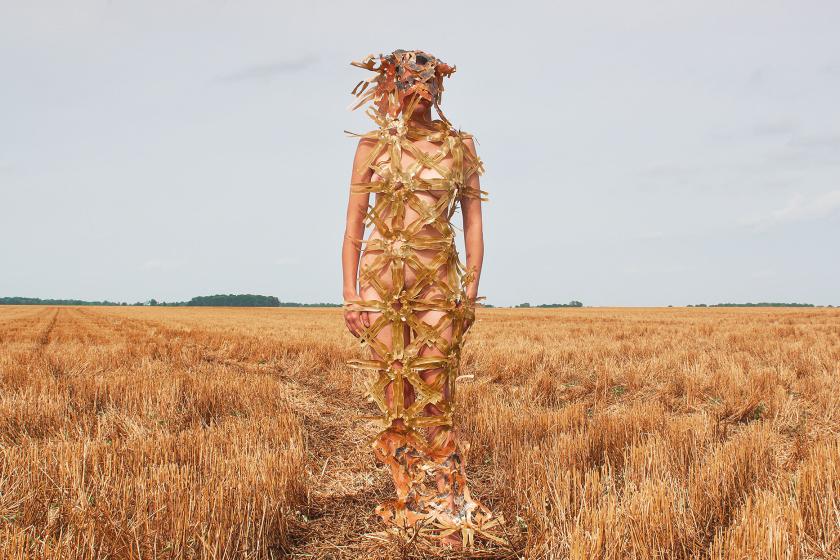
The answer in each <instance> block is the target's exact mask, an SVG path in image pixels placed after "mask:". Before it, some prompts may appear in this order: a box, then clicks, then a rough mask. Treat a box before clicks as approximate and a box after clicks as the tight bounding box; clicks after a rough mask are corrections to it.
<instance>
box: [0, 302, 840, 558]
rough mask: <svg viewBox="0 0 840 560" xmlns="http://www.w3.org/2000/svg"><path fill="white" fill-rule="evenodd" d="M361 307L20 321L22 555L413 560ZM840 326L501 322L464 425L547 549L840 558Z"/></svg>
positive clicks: (507, 499) (573, 314) (580, 312)
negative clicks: (401, 534) (361, 376)
mask: <svg viewBox="0 0 840 560" xmlns="http://www.w3.org/2000/svg"><path fill="white" fill-rule="evenodd" d="M355 353H356V348H355V346H354V345H353V341H352V340H351V338H350V337H349V334H347V333H346V332H345V329H344V327H343V323H342V320H341V315H340V311H339V310H336V309H221V308H209V309H190V308H153V307H146V308H119V307H114V308H107V307H97V308H91V307H81V308H77V307H60V308H56V307H0V556H2V557H3V558H272V557H274V558H281V557H290V558H364V557H380V558H394V557H399V555H400V554H401V555H403V556H406V557H422V556H423V553H422V552H421V551H412V550H411V549H408V550H403V551H401V552H400V551H397V549H396V548H395V546H394V545H387V544H381V545H380V544H376V543H372V542H370V541H369V540H368V539H363V538H360V536H359V535H360V534H361V533H363V532H367V531H374V530H377V529H378V526H377V523H376V519H375V516H373V515H372V508H373V506H374V505H375V504H376V503H377V502H378V501H379V499H380V498H381V497H382V496H383V495H384V494H389V493H390V492H391V491H392V490H391V488H390V487H389V482H388V478H387V476H386V475H385V473H384V471H383V469H382V468H378V467H377V466H376V465H374V464H373V461H372V457H371V454H370V453H369V451H368V450H367V449H366V448H365V447H364V446H363V445H362V443H363V441H364V438H365V437H366V436H367V435H370V434H371V433H373V432H374V431H375V426H373V425H372V424H370V423H365V422H359V421H355V420H354V419H353V418H354V416H356V415H359V414H369V413H371V412H373V409H372V408H371V407H372V405H371V404H370V403H368V402H366V401H364V399H363V398H362V389H361V387H360V386H359V383H358V381H359V380H358V379H354V378H353V374H352V373H351V372H350V371H349V370H347V369H346V368H345V367H344V366H343V363H344V360H346V359H347V358H349V357H350V356H352V355H354V354H355ZM838 364H840V311H837V310H832V309H680V308H674V309H574V310H572V309H550V310H536V309H532V310H506V309H486V310H480V311H479V320H478V322H477V323H476V325H475V326H474V328H473V330H472V332H471V333H470V335H469V337H468V340H467V343H466V346H465V363H464V367H463V372H462V373H463V374H472V375H474V377H473V378H471V379H470V378H466V379H465V380H464V381H462V382H459V385H458V388H457V399H458V402H459V418H458V421H459V425H460V426H461V430H462V433H463V435H464V437H466V438H467V439H468V440H469V441H470V442H471V444H472V450H471V453H470V456H469V458H468V466H469V468H468V472H469V475H470V477H471V480H472V485H473V492H474V493H476V494H477V495H478V497H479V498H481V499H482V501H484V502H485V503H488V505H490V506H491V507H492V509H494V510H497V511H502V512H504V514H505V517H506V518H507V519H509V520H510V521H509V523H508V531H509V537H510V539H511V541H512V543H513V545H514V549H515V551H514V553H509V552H505V551H501V550H495V551H494V550H492V549H488V550H487V551H485V553H484V556H488V557H500V558H501V557H516V556H517V555H518V556H520V557H522V556H524V557H528V558H576V559H584V558H587V559H588V558H605V559H607V558H609V559H612V558H615V559H619V558H713V559H731V560H734V559H738V558H803V559H804V558H835V557H837V551H838V550H840V502H838V496H840V413H839V412H838V410H840V406H838V405H840V396H838V395H840V365H838Z"/></svg>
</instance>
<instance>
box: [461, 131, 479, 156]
mask: <svg viewBox="0 0 840 560" xmlns="http://www.w3.org/2000/svg"><path fill="white" fill-rule="evenodd" d="M458 137H459V138H460V139H461V142H462V143H463V144H464V146H466V148H467V150H469V151H470V152H471V153H472V154H473V155H475V154H476V152H475V139H474V136H473V135H472V134H471V133H469V132H467V131H465V130H459V131H458Z"/></svg>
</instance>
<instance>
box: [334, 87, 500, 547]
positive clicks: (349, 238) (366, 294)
mask: <svg viewBox="0 0 840 560" xmlns="http://www.w3.org/2000/svg"><path fill="white" fill-rule="evenodd" d="M409 120H410V121H414V122H417V123H430V122H431V121H432V105H431V103H430V102H428V101H426V100H425V99H421V100H420V102H419V103H418V104H417V106H416V107H415V110H414V111H413V112H412V114H411V115H410V117H409ZM421 144H425V145H421ZM464 144H465V145H466V146H467V149H468V150H470V151H471V152H472V153H473V154H475V145H474V143H473V140H472V138H467V139H465V140H464ZM374 145H375V141H373V140H368V139H364V138H363V139H361V140H360V141H359V144H358V146H357V149H356V155H355V158H354V161H353V171H352V174H351V179H350V182H351V184H352V183H361V182H367V181H370V180H371V179H372V177H374V174H375V172H374V171H373V170H372V169H370V168H368V169H366V170H363V171H362V172H357V171H356V169H357V167H358V166H359V165H360V164H361V163H362V162H363V161H364V160H365V159H366V158H367V157H368V155H369V154H370V151H371V149H372V148H373V147H374ZM417 145H418V146H419V147H420V148H421V149H423V148H425V149H434V146H435V144H432V143H431V142H426V141H420V142H418V143H417ZM384 156H385V155H383V156H380V158H378V159H377V161H380V160H381V159H382V158H383V157H384ZM403 157H404V163H405V162H406V161H413V160H412V159H411V156H410V155H406V152H404V155H403ZM447 161H451V159H449V158H447V159H444V160H443V163H445V162H447ZM427 172H429V173H431V174H430V175H429V177H430V178H431V177H436V176H439V175H437V174H436V172H433V171H431V170H424V171H423V173H422V174H421V176H425V175H424V174H425V173H427ZM467 185H468V186H471V187H473V188H475V189H479V188H480V183H479V175H478V174H477V173H474V174H472V175H471V176H470V177H469V178H468V179H467ZM428 196H429V199H428V201H431V200H433V197H432V195H428ZM369 197H370V194H369V193H361V194H356V193H352V192H351V193H350V198H349V201H348V204H347V223H346V227H345V235H344V243H343V246H342V269H343V276H344V290H343V295H344V299H345V301H346V300H354V299H358V298H359V297H360V296H361V298H362V299H378V294H377V293H376V291H375V290H374V289H373V288H372V287H366V288H365V289H364V290H362V291H361V293H360V291H359V288H358V271H359V265H360V264H361V265H365V262H366V258H368V257H370V258H373V257H374V256H375V255H374V253H373V252H371V253H367V254H362V252H361V250H360V249H361V248H360V246H359V245H358V244H357V243H355V242H354V241H353V238H355V239H359V238H361V237H362V235H363V234H364V218H365V214H366V212H367V208H368V203H369ZM460 206H461V215H462V219H463V231H464V247H465V249H466V259H465V265H466V267H467V269H468V270H469V269H470V268H474V270H475V281H474V282H473V283H472V284H470V285H469V286H468V287H467V290H466V291H467V297H468V298H470V299H471V300H474V299H475V298H476V296H477V294H478V286H479V280H480V277H481V267H482V263H483V260H484V234H483V229H482V216H481V200H480V199H478V198H472V197H463V198H461V199H460ZM429 228H430V229H429V230H428V231H423V234H424V235H426V234H432V235H434V234H435V230H434V229H433V228H431V226H429ZM378 235H379V233H378V232H377V231H376V229H375V228H374V230H373V231H371V233H370V238H375V237H377V236H378ZM423 253H424V251H416V253H415V254H417V255H418V257H419V258H421V260H427V259H428V260H430V259H431V258H432V257H433V256H434V252H433V251H428V252H427V253H428V254H426V255H423ZM440 272H441V277H444V275H445V273H446V271H445V270H441V271H440ZM414 280H415V278H414V274H413V272H412V271H411V270H409V269H408V268H407V267H406V278H405V281H406V285H407V286H410V285H411V283H412V282H413V281H414ZM380 281H381V282H382V283H383V284H385V285H386V286H390V285H391V284H390V273H388V272H387V271H386V273H385V274H383V275H382V276H381V277H380ZM425 295H431V293H430V292H425ZM378 315H379V313H378V312H368V311H352V310H345V312H344V320H345V323H346V325H347V328H348V329H349V330H350V332H351V333H352V334H353V335H354V336H356V337H359V336H360V335H361V332H362V331H363V329H364V327H369V326H370V325H371V324H372V323H373V322H374V321H375V320H376V318H377V317H378ZM443 315H444V313H443V312H441V311H436V310H429V311H422V312H418V313H417V317H418V318H419V319H420V320H421V321H423V322H426V323H429V324H432V325H434V324H436V323H437V322H438V320H440V319H441V317H442V316H443ZM471 326H472V325H471V323H470V324H467V325H465V329H466V328H469V327H471ZM406 331H407V332H406V338H407V336H408V334H409V333H408V331H409V328H408V325H406ZM442 335H443V337H444V338H446V339H447V340H451V336H452V329H451V326H450V327H447V328H445V329H444V330H443V333H442ZM377 338H378V340H380V341H381V342H383V343H384V344H385V345H386V346H387V347H390V345H391V330H390V329H383V330H382V331H381V332H380V333H379V334H378V335H377ZM421 355H430V356H431V355H440V351H439V350H438V349H437V348H436V347H435V348H424V349H423V350H422V351H421ZM395 367H399V364H395ZM443 371H444V370H443V369H442V368H437V369H430V370H426V371H424V372H422V373H421V374H420V376H421V377H422V378H423V379H424V380H425V381H427V382H434V381H435V380H436V379H437V378H438V377H439V376H440V375H442V374H443ZM392 385H393V383H390V384H389V385H387V386H386V387H385V399H386V402H387V403H388V405H389V406H390V405H391V403H392V399H393V392H394V387H393V386H392ZM450 397H451V396H450V395H449V394H448V391H447V392H445V393H444V399H446V400H447V401H448V399H449V398H450ZM404 399H405V404H406V406H408V405H410V404H411V403H412V402H414V391H413V389H412V387H411V384H410V383H409V382H408V381H406V382H405V387H404ZM424 412H425V413H426V414H427V415H435V414H440V413H441V410H440V409H438V408H437V407H436V406H435V405H434V404H429V405H427V406H426V407H425V408H424ZM397 423H399V424H402V420H399V419H398V420H396V421H395V424H397ZM442 430H447V428H445V427H442V426H435V427H431V428H427V429H426V437H427V438H429V440H431V439H432V438H434V437H435V436H436V435H437V434H438V433H439V432H441V431H442ZM446 436H447V438H454V437H456V436H455V433H454V432H453V431H451V430H449V431H448V432H447V434H446ZM438 487H439V490H440V491H443V490H445V483H444V481H443V480H439V481H438ZM460 540H461V539H460V533H455V534H453V535H451V536H450V537H449V538H447V539H446V540H445V544H447V545H452V546H458V544H459V543H460Z"/></svg>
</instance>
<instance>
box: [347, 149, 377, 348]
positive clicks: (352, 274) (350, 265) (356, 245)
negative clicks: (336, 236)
mask: <svg viewBox="0 0 840 560" xmlns="http://www.w3.org/2000/svg"><path fill="white" fill-rule="evenodd" d="M374 145H375V142H373V141H370V140H367V139H364V138H363V139H361V140H359V145H358V147H357V148H356V155H355V157H354V158H353V171H352V173H351V176H350V183H351V185H352V184H353V183H363V182H366V181H369V180H370V178H371V176H372V174H373V170H371V169H370V168H367V169H361V170H360V169H359V166H360V165H361V164H362V163H363V162H364V161H365V159H367V157H368V156H369V155H370V152H371V150H372V149H373V146H374ZM369 200H370V193H353V192H351V193H350V198H349V200H348V201H347V222H346V225H345V228H344V242H343V243H342V247H341V268H342V274H343V278H344V289H343V296H344V301H351V300H356V299H359V289H358V279H359V275H358V272H359V259H360V252H361V243H360V242H359V241H358V240H360V239H363V237H364V231H365V215H366V214H367V208H368V202H369ZM363 317H364V319H365V321H367V316H366V313H360V312H358V311H345V312H344V320H345V322H346V323H347V328H348V329H350V332H352V333H353V334H354V335H355V336H359V334H360V333H361V328H362V324H361V320H362V318H363Z"/></svg>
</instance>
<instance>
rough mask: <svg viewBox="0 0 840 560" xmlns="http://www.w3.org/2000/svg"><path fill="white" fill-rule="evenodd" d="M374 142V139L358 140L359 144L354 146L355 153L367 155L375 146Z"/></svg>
mask: <svg viewBox="0 0 840 560" xmlns="http://www.w3.org/2000/svg"><path fill="white" fill-rule="evenodd" d="M376 142H377V141H376V140H375V139H374V138H359V144H358V145H357V146H356V152H357V153H362V154H364V153H368V152H370V151H371V150H372V149H373V148H374V146H376Z"/></svg>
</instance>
